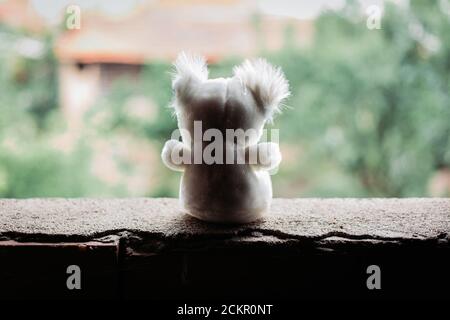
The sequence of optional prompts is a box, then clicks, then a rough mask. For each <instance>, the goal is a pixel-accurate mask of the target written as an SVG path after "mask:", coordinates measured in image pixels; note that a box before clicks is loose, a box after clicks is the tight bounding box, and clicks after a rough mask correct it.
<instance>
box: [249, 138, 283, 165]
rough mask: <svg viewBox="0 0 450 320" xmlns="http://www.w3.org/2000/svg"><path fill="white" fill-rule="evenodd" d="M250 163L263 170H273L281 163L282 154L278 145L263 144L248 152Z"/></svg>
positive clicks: (254, 146) (252, 147)
mask: <svg viewBox="0 0 450 320" xmlns="http://www.w3.org/2000/svg"><path fill="white" fill-rule="evenodd" d="M246 154H247V155H246V156H247V159H248V160H249V163H250V164H251V165H253V166H254V167H255V168H258V169H261V170H272V169H274V168H276V167H277V166H278V165H279V164H280V162H281V152H280V147H279V146H278V144H276V143H273V142H261V143H258V144H256V145H253V146H250V147H248V148H247V150H246Z"/></svg>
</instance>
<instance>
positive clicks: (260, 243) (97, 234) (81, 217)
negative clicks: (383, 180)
mask: <svg viewBox="0 0 450 320" xmlns="http://www.w3.org/2000/svg"><path fill="white" fill-rule="evenodd" d="M449 235H450V199H443V198H442V199H274V202H273V205H272V209H271V213H270V214H269V215H267V217H265V218H264V219H263V220H261V221H258V222H254V223H251V224H246V225H234V226H233V225H217V224H208V223H204V222H201V221H198V220H196V219H194V218H191V217H189V216H187V215H185V214H183V212H182V211H181V209H180V208H179V205H178V201H177V200H176V199H27V200H0V261H2V263H1V264H0V283H2V289H3V290H2V292H0V298H1V297H6V298H11V297H13V298H23V297H39V298H41V297H59V298H61V297H63V298H69V299H72V298H92V297H94V298H97V297H100V298H102V297H103V298H104V297H115V298H117V297H119V298H149V299H154V300H159V299H173V298H177V299H194V298H199V299H230V298H233V299H235V298H246V299H248V298H251V299H258V298H262V299H282V300H286V299H287V300H289V299H323V298H328V299H332V298H333V297H339V298H352V299H353V298H356V299H380V298H388V299H403V298H413V299H416V298H427V299H428V298H437V299H442V298H444V299H450V296H449V291H448V288H449V287H450V273H449V272H448V270H450V262H449V259H448V257H449V256H450V236H449ZM72 264H76V265H80V267H81V268H82V270H83V275H84V278H83V279H84V280H83V281H84V282H83V288H85V289H84V290H81V291H80V292H74V291H68V290H67V289H66V287H65V279H66V272H65V270H66V268H67V266H68V265H72ZM372 264H375V265H378V266H380V268H381V270H382V273H383V276H382V279H383V280H382V283H383V285H382V286H383V290H381V291H370V290H368V289H367V287H366V279H367V273H366V269H367V267H368V266H369V265H372ZM30 266H33V268H32V269H30Z"/></svg>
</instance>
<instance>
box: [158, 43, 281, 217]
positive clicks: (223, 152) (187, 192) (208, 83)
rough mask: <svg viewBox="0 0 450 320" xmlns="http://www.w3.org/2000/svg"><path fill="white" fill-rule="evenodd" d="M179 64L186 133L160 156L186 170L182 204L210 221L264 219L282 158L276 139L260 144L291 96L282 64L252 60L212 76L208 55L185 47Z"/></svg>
mask: <svg viewBox="0 0 450 320" xmlns="http://www.w3.org/2000/svg"><path fill="white" fill-rule="evenodd" d="M173 65H174V72H173V78H172V89H173V93H174V97H173V102H172V104H171V106H172V107H173V110H174V114H175V115H176V118H177V123H178V128H179V130H178V136H177V137H176V138H173V137H172V139H170V140H168V141H167V142H166V143H165V145H164V147H163V150H162V153H161V158H162V161H163V163H164V164H165V165H166V166H167V167H168V168H170V169H172V170H175V171H181V172H182V173H183V174H182V177H181V182H180V189H179V197H180V201H181V206H182V208H183V209H184V210H185V211H186V213H187V214H189V215H191V216H193V217H195V218H198V219H200V220H204V221H208V222H216V223H248V222H252V221H255V220H258V219H259V218H261V217H262V216H264V214H265V213H267V212H268V211H269V208H270V204H271V200H272V182H271V178H270V171H271V170H273V169H274V168H277V167H278V165H279V164H280V162H281V153H280V150H279V146H278V144H277V143H273V142H259V141H260V139H261V136H262V132H263V129H264V125H265V124H266V123H267V122H271V121H272V119H273V117H274V115H275V114H276V113H278V112H280V109H281V107H282V102H283V100H284V99H286V98H287V97H288V96H289V94H290V93H289V85H288V81H287V80H286V78H285V76H284V74H283V72H282V70H281V68H279V67H274V66H272V65H271V64H269V63H268V62H267V61H266V60H265V59H261V58H260V59H252V60H246V61H244V62H243V63H242V64H241V65H239V66H236V67H234V68H233V76H232V77H229V78H216V79H208V67H207V63H206V59H205V58H204V57H202V56H198V55H194V54H189V53H185V52H182V53H180V54H179V55H178V57H177V59H176V60H175V62H174V64H173ZM179 138H181V141H180V139H179ZM213 138H214V139H213ZM211 145H213V147H211Z"/></svg>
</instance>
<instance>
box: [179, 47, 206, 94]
mask: <svg viewBox="0 0 450 320" xmlns="http://www.w3.org/2000/svg"><path fill="white" fill-rule="evenodd" d="M173 66H174V71H173V73H172V88H173V89H174V90H175V91H176V92H179V93H183V92H184V91H189V88H190V85H193V84H197V83H201V82H204V81H206V80H208V67H207V65H206V59H205V58H204V57H202V56H198V55H194V54H191V53H186V52H184V51H183V52H181V53H180V54H179V55H178V57H177V59H176V60H175V62H174V63H173Z"/></svg>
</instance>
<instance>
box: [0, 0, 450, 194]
mask: <svg viewBox="0 0 450 320" xmlns="http://www.w3.org/2000/svg"><path fill="white" fill-rule="evenodd" d="M69 5H77V6H78V7H76V8H79V13H80V16H79V18H80V19H79V20H77V16H74V14H75V15H76V14H77V10H73V7H72V8H71V9H70V10H68V8H69ZM373 6H375V7H373ZM76 8H75V9H76ZM378 12H380V16H379V18H380V19H379V21H378V22H379V27H380V28H379V29H378V28H377V20H376V17H377V13H378ZM373 15H375V20H373V18H374V16H373ZM74 19H75V20H74ZM368 19H369V20H370V19H372V20H370V21H368ZM78 22H79V24H77V23H78ZM374 26H375V28H374ZM78 27H79V28H78ZM181 50H189V51H192V52H196V53H200V54H203V55H205V56H206V57H207V59H208V62H209V63H210V74H211V77H217V76H230V75H231V74H232V67H233V65H235V64H238V63H240V62H241V61H242V60H243V59H244V58H247V57H255V56H263V57H266V58H267V59H268V60H269V61H270V62H272V63H274V64H277V65H280V66H281V67H282V68H283V70H284V72H285V73H286V76H287V78H288V79H289V82H290V86H291V91H292V96H291V97H290V98H289V100H288V101H287V102H286V104H287V106H288V107H287V108H285V110H284V112H283V114H282V115H280V116H279V117H278V118H276V120H275V122H274V124H273V125H271V126H270V127H269V128H278V129H279V130H280V145H281V149H282V153H283V162H282V165H281V167H280V170H279V171H278V174H277V175H275V176H273V177H272V179H273V184H274V195H275V196H277V197H368V196H374V197H378V196H383V197H384V196H386V197H407V196H449V195H450V96H449V89H450V1H449V0H440V1H425V0H424V1H413V0H410V1H407V0H402V1H400V0H397V1H388V0H386V1H381V0H380V1H345V0H329V1H326V0H321V1H306V0H305V1H294V0H293V1H286V0H273V1H271V0H262V1H254V0H218V1H207V0H187V1H181V0H148V1H140V0H129V1H106V0H104V1H101V0H86V1H76V0H75V1H65V0H60V1H55V0H0V197H7V198H23V197H55V196H60V197H81V196H89V197H95V196H116V197H122V196H170V197H176V196H177V195H178V185H179V179H180V174H179V173H176V172H173V171H170V170H168V169H167V168H165V167H164V166H163V165H162V163H161V161H160V150H161V148H162V145H163V143H164V142H165V140H167V139H168V138H169V137H170V134H171V132H172V131H173V130H174V129H175V128H176V120H175V118H174V117H173V116H172V112H171V110H170V109H169V108H168V105H169V103H170V100H171V88H170V74H169V72H170V70H171V65H170V62H171V61H172V60H173V59H174V58H175V56H176V55H177V53H178V52H179V51H181Z"/></svg>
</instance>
